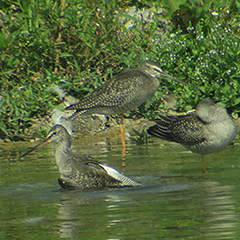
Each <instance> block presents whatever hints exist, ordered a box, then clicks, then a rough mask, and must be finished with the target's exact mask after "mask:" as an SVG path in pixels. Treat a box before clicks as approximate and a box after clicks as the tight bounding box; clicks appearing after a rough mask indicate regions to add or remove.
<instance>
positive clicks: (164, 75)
mask: <svg viewBox="0 0 240 240" xmlns="http://www.w3.org/2000/svg"><path fill="white" fill-rule="evenodd" d="M161 77H165V78H169V79H171V80H174V81H176V82H179V83H182V84H184V85H186V83H184V82H182V81H180V80H178V79H176V78H174V77H172V76H171V75H169V74H167V73H165V72H161Z"/></svg>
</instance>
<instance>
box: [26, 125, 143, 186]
mask: <svg viewBox="0 0 240 240" xmlns="http://www.w3.org/2000/svg"><path fill="white" fill-rule="evenodd" d="M69 132H71V131H68V130H67V129H66V128H65V127H64V126H63V125H60V124H57V125H55V126H53V127H52V128H51V129H50V131H49V133H48V135H47V138H46V140H45V141H44V142H43V143H41V144H38V145H37V146H35V147H33V148H32V149H31V150H30V151H28V152H27V153H25V154H24V155H22V156H21V157H24V156H26V155H27V154H29V153H30V152H32V151H34V150H35V149H36V148H38V147H40V146H42V145H44V144H46V143H48V142H55V143H56V151H55V160H56V164H57V167H58V170H59V173H60V178H58V182H59V184H60V186H61V187H62V188H65V189H81V190H84V189H103V188H107V187H137V186H141V184H140V183H137V182H135V181H133V180H131V179H130V178H128V177H126V176H124V175H123V174H121V173H119V172H118V171H117V170H116V169H114V168H112V167H110V166H108V165H105V164H102V163H100V162H99V161H97V160H95V159H94V158H92V157H89V156H85V155H78V154H75V153H73V152H72V149H71V135H70V134H69Z"/></svg>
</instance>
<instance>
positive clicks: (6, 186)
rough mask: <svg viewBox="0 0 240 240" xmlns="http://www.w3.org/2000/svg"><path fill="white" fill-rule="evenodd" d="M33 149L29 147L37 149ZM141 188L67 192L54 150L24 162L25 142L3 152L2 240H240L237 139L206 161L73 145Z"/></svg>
mask: <svg viewBox="0 0 240 240" xmlns="http://www.w3.org/2000/svg"><path fill="white" fill-rule="evenodd" d="M33 145H34V144H31V146H33ZM73 148H74V150H76V151H81V152H82V153H84V154H91V155H92V156H93V157H95V158H97V159H98V160H99V161H101V162H106V163H108V164H109V165H112V166H114V167H115V168H117V169H118V170H120V171H123V172H124V174H125V175H127V176H130V177H131V178H132V179H134V180H136V181H139V182H141V183H142V184H143V186H142V187H139V188H122V189H111V190H102V191H82V192H80V191H63V190H61V189H60V187H59V185H58V183H57V178H58V171H57V168H56V166H55V159H54V155H53V151H54V150H53V149H54V144H49V145H46V146H43V147H42V148H39V149H38V150H36V151H35V152H33V153H32V154H30V155H28V156H26V157H25V159H23V160H20V159H19V157H18V156H19V155H21V154H23V153H24V152H25V151H26V150H27V144H26V143H15V144H7V145H4V146H1V147H0V188H1V191H0V199H1V202H0V225H1V228H0V239H26V237H27V239H51V240H52V239H61V238H63V239H64V238H65V239H90V240H91V239H100V240H101V239H240V230H239V229H240V227H239V223H240V215H239V214H240V213H239V211H240V191H239V190H240V175H239V172H240V163H239V152H240V146H239V140H235V142H234V144H232V145H230V146H228V147H227V148H226V149H225V150H224V151H222V152H220V153H216V154H211V155H207V156H206V157H205V161H206V168H207V171H208V173H207V174H206V175H205V176H204V175H203V174H202V163H201V156H200V155H198V154H192V153H191V152H189V151H187V150H185V149H184V148H183V147H181V146H180V145H178V144H173V143H168V142H165V141H161V140H159V139H151V142H150V143H149V144H148V145H143V146H138V145H136V144H135V143H131V142H128V143H127V155H126V160H125V164H126V166H125V167H122V159H121V144H120V143H119V142H118V141H115V142H114V141H110V140H109V139H102V140H101V141H99V142H95V143H91V142H90V143H86V142H85V143H83V142H81V140H80V139H79V140H77V139H75V140H74V141H73Z"/></svg>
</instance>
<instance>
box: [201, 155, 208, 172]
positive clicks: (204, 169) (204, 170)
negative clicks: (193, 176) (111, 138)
mask: <svg viewBox="0 0 240 240" xmlns="http://www.w3.org/2000/svg"><path fill="white" fill-rule="evenodd" d="M202 165H203V173H204V174H205V173H206V172H207V171H206V168H205V162H204V155H202Z"/></svg>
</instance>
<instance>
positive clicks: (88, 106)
mask: <svg viewBox="0 0 240 240" xmlns="http://www.w3.org/2000/svg"><path fill="white" fill-rule="evenodd" d="M159 76H161V77H165V78H170V79H172V80H174V81H177V82H181V81H179V80H177V79H176V78H173V77H171V76H170V75H168V74H167V73H164V72H163V71H162V70H161V68H160V66H159V65H158V64H157V63H156V62H154V61H150V60H147V61H144V62H142V64H141V65H140V67H139V68H137V69H130V70H127V71H124V72H122V73H120V74H118V75H116V76H115V77H113V78H111V79H110V80H108V81H106V82H105V83H104V84H103V85H101V86H100V87H98V88H97V89H96V90H95V91H93V92H92V93H91V94H90V95H89V96H87V97H85V98H83V99H82V100H81V101H79V102H78V103H75V104H72V105H70V106H68V107H66V110H75V113H74V114H73V116H72V117H74V116H78V115H81V114H103V115H114V114H123V113H124V112H127V111H128V110H132V109H135V108H137V107H139V106H140V105H141V104H142V103H144V102H146V101H147V100H148V99H150V98H151V97H152V96H153V94H154V93H155V92H156V91H157V90H158V88H159V80H158V79H157V77H159ZM181 83H182V82H181ZM120 133H121V139H122V145H123V156H124V155H125V141H124V134H123V116H121V124H120Z"/></svg>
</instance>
